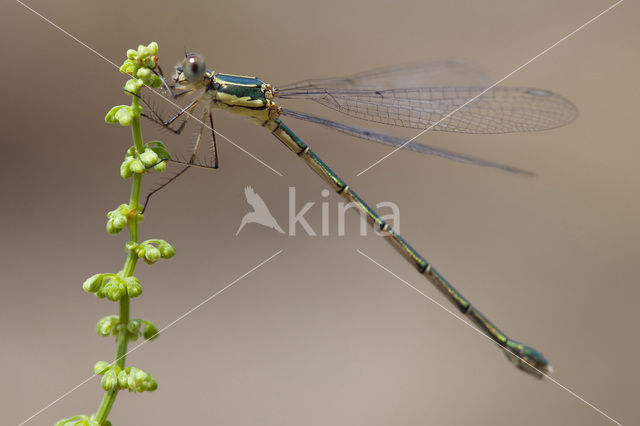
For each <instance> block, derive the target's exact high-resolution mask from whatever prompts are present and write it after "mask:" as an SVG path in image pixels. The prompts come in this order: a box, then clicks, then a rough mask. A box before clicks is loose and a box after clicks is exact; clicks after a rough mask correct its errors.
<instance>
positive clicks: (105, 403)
mask: <svg viewBox="0 0 640 426" xmlns="http://www.w3.org/2000/svg"><path fill="white" fill-rule="evenodd" d="M139 102H140V101H139V99H138V97H137V96H133V101H132V103H131V106H132V107H133V108H134V110H135V109H137V108H138V106H139ZM131 132H132V134H133V143H134V145H135V148H136V152H137V155H140V154H141V153H142V152H143V151H144V146H143V141H142V133H141V131H140V117H139V116H138V115H137V114H136V115H135V116H134V118H133V122H132V123H131ZM141 184H142V173H135V174H134V175H133V180H132V182H131V195H130V197H129V209H130V211H131V215H130V216H129V219H128V227H129V240H130V241H134V242H136V243H137V242H138V216H137V213H138V208H139V206H140V188H141ZM137 262H138V255H137V254H136V253H135V252H134V251H129V254H128V255H127V260H126V262H125V265H124V268H123V269H122V272H121V276H122V277H123V278H127V277H130V276H132V275H133V272H134V271H135V269H136V263H137ZM118 322H119V324H120V328H119V330H118V346H117V349H116V358H115V362H114V364H115V365H116V366H118V367H120V368H121V369H124V366H125V361H126V354H127V343H128V330H127V326H128V325H129V296H127V295H124V296H123V297H122V298H121V299H120V318H119V321H118ZM117 395H118V388H117V386H116V387H115V388H114V389H113V390H110V391H107V393H105V395H104V397H103V398H102V402H101V403H100V407H99V408H98V411H97V413H96V414H95V420H96V421H97V422H98V424H99V425H103V424H104V423H105V421H106V420H107V417H108V416H109V412H110V411H111V407H113V403H114V402H115V400H116V396H117Z"/></svg>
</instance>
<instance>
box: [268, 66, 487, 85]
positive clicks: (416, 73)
mask: <svg viewBox="0 0 640 426" xmlns="http://www.w3.org/2000/svg"><path fill="white" fill-rule="evenodd" d="M491 83H492V80H491V77H490V76H489V75H488V74H487V73H485V72H484V71H483V70H482V69H480V68H478V67H476V66H475V65H473V64H470V63H469V62H466V61H463V60H461V59H435V60H429V61H425V62H419V63H414V64H407V65H395V66H391V67H384V68H377V69H374V70H371V71H365V72H362V73H358V74H355V75H352V76H349V77H338V78H327V79H315V80H304V81H300V82H297V83H293V84H289V85H286V86H281V87H280V89H281V90H286V89H296V88H298V89H299V88H313V87H332V88H342V89H346V88H352V89H354V88H369V89H378V90H382V89H401V88H404V87H444V86H477V87H489V86H490V85H491Z"/></svg>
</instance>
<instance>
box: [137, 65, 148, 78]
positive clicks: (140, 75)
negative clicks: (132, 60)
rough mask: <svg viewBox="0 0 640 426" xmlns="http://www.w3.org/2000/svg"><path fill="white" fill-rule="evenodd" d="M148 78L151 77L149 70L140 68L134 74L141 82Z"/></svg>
mask: <svg viewBox="0 0 640 426" xmlns="http://www.w3.org/2000/svg"><path fill="white" fill-rule="evenodd" d="M149 76H151V70H150V69H149V68H140V69H139V70H138V71H137V72H136V77H138V78H139V79H141V80H146V79H148V78H149Z"/></svg>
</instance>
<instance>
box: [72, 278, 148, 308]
mask: <svg viewBox="0 0 640 426" xmlns="http://www.w3.org/2000/svg"><path fill="white" fill-rule="evenodd" d="M82 288H83V289H84V291H86V292H87V293H95V295H96V297H97V298H98V299H103V298H105V297H106V298H107V299H109V300H111V301H113V302H117V301H118V300H120V299H121V298H122V297H123V296H125V295H126V296H129V297H131V298H134V297H138V296H140V295H141V294H142V286H141V285H140V281H139V280H138V279H137V278H136V277H133V276H132V277H121V276H120V275H117V274H110V273H106V274H95V275H92V276H90V277H89V278H87V279H86V280H85V282H84V283H83V284H82Z"/></svg>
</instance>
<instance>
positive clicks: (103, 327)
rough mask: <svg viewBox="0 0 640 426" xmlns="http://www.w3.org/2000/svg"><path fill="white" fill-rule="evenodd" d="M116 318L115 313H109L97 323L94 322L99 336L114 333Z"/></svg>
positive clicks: (116, 324)
mask: <svg viewBox="0 0 640 426" xmlns="http://www.w3.org/2000/svg"><path fill="white" fill-rule="evenodd" d="M118 320H119V318H118V316H117V315H109V316H106V317H104V318H102V319H100V321H98V324H96V332H97V333H98V334H99V335H101V336H109V335H112V334H116V331H117V326H118Z"/></svg>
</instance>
